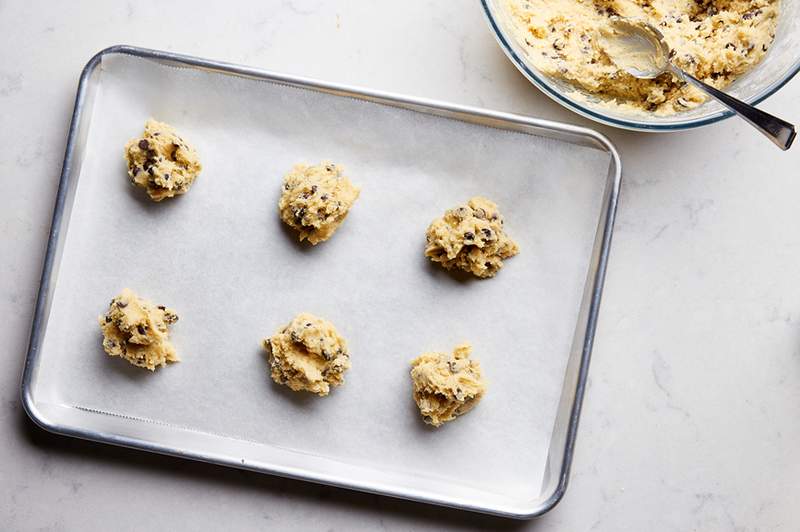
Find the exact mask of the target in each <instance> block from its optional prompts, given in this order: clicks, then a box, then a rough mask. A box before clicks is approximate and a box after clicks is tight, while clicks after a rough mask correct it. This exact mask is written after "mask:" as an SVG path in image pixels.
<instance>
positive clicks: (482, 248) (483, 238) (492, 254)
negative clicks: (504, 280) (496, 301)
mask: <svg viewBox="0 0 800 532" xmlns="http://www.w3.org/2000/svg"><path fill="white" fill-rule="evenodd" d="M503 223H504V222H503V217H502V216H501V215H500V212H499V211H498V210H497V205H496V204H495V203H493V202H492V201H490V200H488V199H486V198H481V197H479V196H476V197H474V198H472V199H471V200H469V201H468V202H467V204H466V205H459V206H458V207H455V208H453V209H449V210H448V211H446V212H445V213H444V216H442V217H441V218H437V219H436V220H434V221H433V222H432V223H431V225H430V226H429V227H428V231H427V233H426V238H427V245H426V247H425V256H426V257H429V258H430V259H431V260H432V261H433V262H439V263H441V265H442V266H444V267H445V268H447V269H448V270H452V269H454V268H457V269H460V270H464V271H465V272H469V273H472V274H473V275H475V276H477V277H482V278H486V277H494V276H495V274H496V273H497V272H498V271H499V270H500V268H502V267H503V259H508V258H510V257H513V256H514V255H516V254H517V253H519V246H517V244H516V242H514V241H513V240H511V238H509V236H508V235H507V234H506V232H505V230H504V229H503Z"/></svg>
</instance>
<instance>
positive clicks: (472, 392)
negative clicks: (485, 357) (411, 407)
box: [411, 344, 486, 427]
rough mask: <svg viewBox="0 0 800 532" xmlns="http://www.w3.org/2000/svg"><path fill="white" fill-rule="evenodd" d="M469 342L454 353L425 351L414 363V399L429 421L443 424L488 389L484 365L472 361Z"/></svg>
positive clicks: (472, 405)
mask: <svg viewBox="0 0 800 532" xmlns="http://www.w3.org/2000/svg"><path fill="white" fill-rule="evenodd" d="M470 351H472V347H471V346H470V345H469V344H461V345H459V346H456V348H455V350H454V351H453V354H452V355H448V354H447V353H425V354H423V355H420V356H418V357H417V358H415V359H414V360H413V361H412V362H411V382H412V384H413V386H414V401H415V402H416V403H417V406H418V407H419V412H420V414H422V419H423V421H425V423H428V424H429V425H433V426H434V427H439V426H441V425H442V424H443V423H445V422H447V421H452V420H454V419H455V418H456V417H457V416H460V415H461V414H466V413H467V412H469V411H470V410H472V409H473V408H475V405H477V404H478V401H480V400H481V397H483V394H484V392H485V391H486V384H485V383H484V381H483V377H482V376H481V365H480V363H479V362H478V361H477V360H470V358H469V354H470Z"/></svg>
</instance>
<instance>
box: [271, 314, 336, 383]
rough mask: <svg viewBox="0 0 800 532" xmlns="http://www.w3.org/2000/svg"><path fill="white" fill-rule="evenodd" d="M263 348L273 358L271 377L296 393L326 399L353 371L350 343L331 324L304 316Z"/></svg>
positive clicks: (293, 321)
mask: <svg viewBox="0 0 800 532" xmlns="http://www.w3.org/2000/svg"><path fill="white" fill-rule="evenodd" d="M261 345H262V346H263V347H264V349H266V351H267V353H268V355H269V366H270V375H271V376H272V380H274V381H275V382H277V383H278V384H284V385H286V386H288V387H289V388H291V389H292V390H294V391H301V390H304V391H307V392H311V393H315V394H317V395H319V396H323V397H324V396H326V395H328V393H329V392H330V389H331V386H340V385H341V384H343V383H344V372H345V371H347V370H348V369H349V368H350V354H349V353H348V351H347V342H346V341H345V339H344V338H342V336H341V335H339V332H338V331H337V330H336V328H335V327H334V326H333V324H332V323H331V322H329V321H328V320H324V319H322V318H318V317H316V316H314V315H313V314H309V313H307V312H303V313H301V314H298V315H297V316H295V317H294V319H292V321H290V322H289V323H288V324H287V325H286V326H284V327H281V328H280V329H279V330H278V331H277V332H276V333H275V334H274V335H272V336H271V337H269V338H265V339H264V340H263V341H262V342H261Z"/></svg>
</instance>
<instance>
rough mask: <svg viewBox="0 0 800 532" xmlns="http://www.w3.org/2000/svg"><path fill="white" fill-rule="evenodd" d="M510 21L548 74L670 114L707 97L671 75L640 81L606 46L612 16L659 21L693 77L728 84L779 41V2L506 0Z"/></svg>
mask: <svg viewBox="0 0 800 532" xmlns="http://www.w3.org/2000/svg"><path fill="white" fill-rule="evenodd" d="M503 2H504V7H505V11H506V13H507V14H508V16H509V26H510V27H511V29H512V33H513V34H514V35H515V36H516V40H517V41H518V42H519V43H520V45H522V46H523V47H524V49H525V50H526V51H527V59H528V60H529V61H530V62H531V63H532V64H533V65H534V66H535V67H536V68H538V69H539V70H540V71H542V72H543V73H544V74H546V75H548V76H551V77H554V78H558V79H561V80H564V81H567V82H569V83H571V84H573V85H574V86H576V87H578V88H580V89H582V90H583V91H585V93H588V94H590V95H594V96H597V97H598V98H600V99H601V100H603V101H604V102H606V103H607V104H608V105H611V106H613V107H617V108H620V109H623V110H628V111H638V112H641V111H648V112H653V113H656V114H658V115H669V114H673V113H677V112H680V111H684V110H686V109H690V108H692V107H696V106H697V105H699V104H700V103H702V102H704V101H705V98H706V97H705V95H704V94H703V93H701V92H700V91H699V90H698V89H696V88H694V87H693V86H691V85H687V84H686V83H685V82H683V81H681V80H679V79H678V78H677V77H675V76H674V75H672V74H670V73H665V74H662V75H661V76H659V77H657V78H656V79H652V80H644V79H636V78H634V77H633V76H631V75H630V74H628V73H627V72H624V71H623V70H621V69H619V68H618V67H617V66H615V65H614V63H613V62H612V61H611V60H610V58H609V55H608V54H607V53H606V50H605V48H604V44H603V39H602V35H603V34H604V32H608V31H611V30H610V25H609V19H610V17H612V16H615V15H619V16H623V17H631V18H639V19H643V20H646V21H648V22H650V23H651V24H653V25H654V26H656V27H657V28H658V29H659V30H660V31H661V32H662V33H663V34H664V37H665V38H666V41H667V43H668V44H669V45H670V47H671V48H672V49H673V51H674V53H675V55H674V57H673V61H674V62H675V63H676V64H677V65H678V66H680V67H681V68H682V69H684V70H685V71H686V72H688V73H689V74H692V75H694V76H695V77H697V78H699V79H701V80H702V81H705V82H706V83H708V84H710V85H713V86H715V87H717V88H724V87H725V86H727V85H728V84H730V83H731V82H732V81H734V80H735V79H736V78H738V77H739V76H741V75H742V74H745V73H746V72H748V71H749V70H751V69H752V68H753V67H754V66H755V65H756V64H758V62H759V61H761V59H762V58H763V57H764V55H765V54H766V53H767V50H768V49H769V47H770V45H771V44H772V41H773V39H774V38H775V28H776V26H777V21H778V15H779V13H780V0H503Z"/></svg>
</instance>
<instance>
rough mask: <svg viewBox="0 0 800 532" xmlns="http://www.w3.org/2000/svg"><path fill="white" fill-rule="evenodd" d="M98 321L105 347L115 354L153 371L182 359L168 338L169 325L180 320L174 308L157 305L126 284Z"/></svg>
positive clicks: (106, 350)
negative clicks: (134, 291) (128, 287)
mask: <svg viewBox="0 0 800 532" xmlns="http://www.w3.org/2000/svg"><path fill="white" fill-rule="evenodd" d="M98 321H99V322H100V329H102V331H103V350H105V352H106V353H108V354H109V355H110V356H112V357H122V358H124V359H125V360H127V361H128V362H130V363H131V364H133V365H134V366H139V367H140V368H147V369H149V370H150V371H154V370H155V369H156V368H157V367H163V366H166V365H167V362H178V361H179V360H180V359H179V358H178V355H177V354H176V353H175V348H174V347H173V346H172V344H171V343H170V342H169V331H168V326H169V325H172V324H173V323H175V322H176V321H178V315H177V314H175V312H174V311H173V310H172V309H168V308H166V307H164V306H163V305H159V306H154V305H153V304H152V303H150V302H149V301H146V300H144V299H142V298H140V297H138V296H137V295H136V294H134V293H133V292H132V291H131V290H129V289H127V288H125V289H123V290H122V293H120V295H118V296H117V297H115V298H114V299H112V300H111V304H110V305H109V307H108V312H106V313H105V314H104V315H102V316H100V317H99V318H98Z"/></svg>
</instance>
